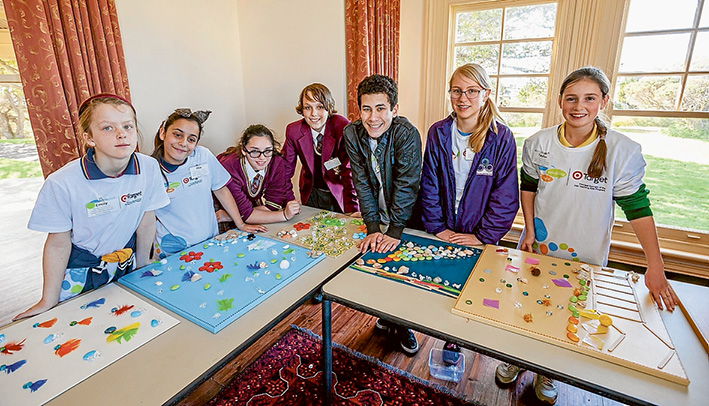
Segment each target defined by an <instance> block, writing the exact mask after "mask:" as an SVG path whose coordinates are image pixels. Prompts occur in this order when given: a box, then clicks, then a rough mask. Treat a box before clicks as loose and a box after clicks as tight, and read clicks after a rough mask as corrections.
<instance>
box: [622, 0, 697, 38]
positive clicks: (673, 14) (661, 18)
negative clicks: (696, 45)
mask: <svg viewBox="0 0 709 406" xmlns="http://www.w3.org/2000/svg"><path fill="white" fill-rule="evenodd" d="M705 9H706V7H705ZM696 11H697V0H673V1H672V2H671V3H670V2H668V1H667V0H631V2H630V8H629V10H628V21H627V22H626V24H625V32H638V31H659V30H666V29H673V28H691V27H692V25H693V24H694V14H695V13H696ZM705 14H706V13H705Z"/></svg>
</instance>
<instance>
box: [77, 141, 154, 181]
mask: <svg viewBox="0 0 709 406" xmlns="http://www.w3.org/2000/svg"><path fill="white" fill-rule="evenodd" d="M81 170H82V171H83V172H84V176H85V177H86V179H88V180H98V179H105V178H111V176H108V175H106V174H105V173H103V172H101V169H99V167H98V166H97V165H96V162H95V161H94V149H93V148H89V150H88V151H86V155H84V156H83V157H81ZM123 175H140V165H139V164H138V159H137V158H136V156H135V152H134V153H132V154H131V156H130V160H129V161H128V165H127V166H126V169H124V170H123V172H121V173H120V174H119V175H118V176H116V178H120V177H121V176H123Z"/></svg>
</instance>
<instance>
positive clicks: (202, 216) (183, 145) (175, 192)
mask: <svg viewBox="0 0 709 406" xmlns="http://www.w3.org/2000/svg"><path fill="white" fill-rule="evenodd" d="M210 113H211V111H209V110H199V111H194V112H193V111H191V110H190V109H185V108H182V109H177V110H175V111H174V112H173V113H172V114H170V116H169V117H168V118H167V119H166V120H165V121H163V123H162V125H161V126H160V129H159V130H158V132H157V134H155V150H154V151H153V157H154V158H155V159H157V160H158V163H159V164H160V170H161V171H162V176H163V180H164V182H165V189H166V190H167V194H168V196H170V204H169V205H168V206H165V207H163V208H161V209H159V210H156V211H155V216H156V217H157V234H156V235H155V247H154V248H155V255H157V256H159V257H161V258H163V257H165V256H167V255H170V254H174V253H176V252H180V251H182V250H184V249H185V248H187V247H190V246H192V245H194V244H197V243H199V242H201V241H204V240H206V239H208V238H212V237H214V236H215V235H217V233H218V232H219V227H218V225H217V217H216V215H215V211H214V204H213V201H212V193H214V195H215V196H216V197H217V199H218V200H219V203H221V206H222V207H223V208H224V209H225V210H226V212H227V213H228V214H229V215H230V216H231V218H233V219H236V220H235V221H236V222H237V223H236V227H237V228H238V229H239V230H242V231H247V232H250V233H253V232H259V231H266V227H264V226H262V225H252V224H246V223H244V222H243V221H242V220H241V215H240V214H239V208H238V207H237V206H236V203H235V202H234V197H233V196H232V195H231V192H230V191H229V189H228V188H227V187H226V184H227V183H228V182H229V180H230V179H231V176H230V175H229V172H227V171H226V169H224V167H223V166H222V165H221V164H220V163H219V161H217V158H216V157H215V156H214V154H212V153H211V152H210V151H209V149H207V148H205V147H202V146H198V145H197V143H198V142H199V140H200V137H201V136H202V131H203V128H202V126H203V124H204V122H205V121H206V120H207V117H209V114H210Z"/></svg>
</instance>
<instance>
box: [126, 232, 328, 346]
mask: <svg viewBox="0 0 709 406" xmlns="http://www.w3.org/2000/svg"><path fill="white" fill-rule="evenodd" d="M309 253H310V254H311V255H312V253H311V252H310V251H309V250H306V249H305V248H302V247H297V246H291V245H289V244H285V243H284V242H282V241H276V240H272V239H270V238H266V237H261V236H255V235H250V236H246V235H245V234H243V233H242V234H240V235H239V237H238V238H233V239H231V240H227V241H219V240H216V239H212V240H208V241H206V242H204V243H200V244H198V245H194V246H192V247H190V248H188V249H186V250H185V251H184V252H182V253H178V254H174V255H171V256H169V257H167V258H165V259H163V260H162V261H160V262H156V263H154V264H151V265H148V266H145V267H143V268H141V269H139V270H137V271H135V272H133V273H131V274H128V275H126V276H124V277H123V278H121V279H120V280H119V281H118V283H120V284H122V285H125V286H126V287H128V288H130V289H132V290H134V291H136V292H138V293H140V294H141V295H144V296H145V297H147V298H149V299H150V300H152V301H154V302H156V303H159V304H160V305H162V306H165V307H166V308H168V309H170V310H172V311H174V312H176V313H178V314H180V315H181V316H183V317H185V318H187V319H189V320H190V321H192V322H194V323H196V324H198V325H199V326H201V327H204V328H205V329H207V330H209V331H211V332H212V333H217V332H218V331H219V330H221V329H223V328H224V327H226V326H228V325H229V324H230V323H232V322H233V321H235V320H236V319H237V318H239V317H241V316H242V315H243V314H244V313H246V312H247V311H249V310H250V309H252V308H253V307H254V306H256V305H257V304H259V303H261V302H262V301H264V300H266V299H267V298H268V297H269V296H270V295H272V294H274V293H275V292H277V291H278V290H279V289H281V288H282V287H284V286H286V285H287V284H288V283H289V282H290V281H292V280H294V279H295V278H297V277H298V276H299V275H301V274H302V273H303V272H305V271H307V270H308V269H310V268H311V267H312V266H313V265H315V264H316V263H317V262H319V261H320V260H322V259H324V258H325V257H324V256H323V255H320V256H319V257H317V258H313V257H311V256H309Z"/></svg>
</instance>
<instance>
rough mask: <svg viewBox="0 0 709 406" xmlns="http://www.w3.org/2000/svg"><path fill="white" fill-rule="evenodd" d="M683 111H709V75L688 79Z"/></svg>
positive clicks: (692, 76)
mask: <svg viewBox="0 0 709 406" xmlns="http://www.w3.org/2000/svg"><path fill="white" fill-rule="evenodd" d="M682 110H689V111H709V75H691V76H689V77H687V84H686V85H685V87H684V95H683V96H682Z"/></svg>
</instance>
